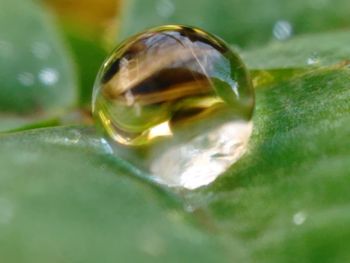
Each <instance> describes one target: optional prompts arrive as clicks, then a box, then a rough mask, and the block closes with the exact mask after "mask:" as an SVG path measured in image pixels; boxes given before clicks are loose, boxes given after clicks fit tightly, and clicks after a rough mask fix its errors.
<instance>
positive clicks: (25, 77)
mask: <svg viewBox="0 0 350 263" xmlns="http://www.w3.org/2000/svg"><path fill="white" fill-rule="evenodd" d="M17 79H18V81H19V83H20V84H22V85H23V86H26V87H29V86H33V84H34V82H35V79H34V75H33V74H32V73H29V72H21V73H19V74H18V76H17Z"/></svg>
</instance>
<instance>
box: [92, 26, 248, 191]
mask: <svg viewBox="0 0 350 263" xmlns="http://www.w3.org/2000/svg"><path fill="white" fill-rule="evenodd" d="M253 109H254V90H253V87H252V84H251V80H250V77H249V74H248V72H247V70H246V68H245V66H244V64H243V63H242V61H241V60H240V58H239V57H238V56H237V55H236V54H235V53H233V52H232V51H231V50H230V48H229V46H228V45H227V44H226V43H224V42H223V41H222V40H220V39H218V38H217V37H215V36H213V35H211V34H209V33H206V32H204V31H203V30H200V29H197V28H192V27H185V26H177V25H171V26H162V27H158V28H155V29H151V30H148V31H145V32H143V33H141V34H138V35H136V36H134V37H131V38H130V39H128V40H126V41H124V42H123V43H122V44H120V45H119V46H118V47H117V49H116V50H115V51H114V52H113V53H112V54H111V56H110V57H109V58H108V59H107V61H106V62H105V63H104V65H103V67H102V69H101V70H100V72H99V74H98V77H97V80H96V84H95V87H94V94H93V115H94V117H95V119H96V120H97V122H98V123H99V124H100V125H101V126H102V127H103V128H104V130H105V131H106V132H107V133H108V134H109V135H110V137H111V138H112V139H113V140H114V141H115V142H117V143H118V144H119V145H124V146H125V147H122V148H123V149H122V150H121V151H120V152H121V153H123V154H124V153H125V152H127V153H126V154H124V155H125V156H126V157H125V158H127V159H128V160H130V161H131V162H134V163H136V164H137V165H139V166H140V167H141V168H142V169H146V170H147V171H148V172H150V173H151V174H153V175H154V177H155V178H156V180H157V181H159V182H161V183H164V184H166V185H169V186H174V187H185V188H189V189H194V188H197V187H200V186H202V185H206V184H209V183H210V182H212V181H213V180H215V178H216V177H217V176H218V175H220V174H221V173H223V172H224V171H225V170H226V169H227V168H228V167H229V166H231V165H232V164H233V163H234V162H235V161H237V160H238V159H239V158H240V157H241V155H242V154H243V153H244V152H245V150H246V145H247V142H248V139H249V137H250V133H251V130H252V123H251V117H252V113H253Z"/></svg>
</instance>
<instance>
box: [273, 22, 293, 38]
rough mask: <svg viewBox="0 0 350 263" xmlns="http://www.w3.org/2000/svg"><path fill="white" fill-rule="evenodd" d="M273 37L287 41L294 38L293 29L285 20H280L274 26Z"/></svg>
mask: <svg viewBox="0 0 350 263" xmlns="http://www.w3.org/2000/svg"><path fill="white" fill-rule="evenodd" d="M272 33H273V36H274V37H275V38H276V39H278V40H286V39H288V38H290V37H291V36H292V33H293V27H292V25H291V24H290V23H289V22H288V21H285V20H279V21H277V22H276V23H275V25H274V26H273V31H272Z"/></svg>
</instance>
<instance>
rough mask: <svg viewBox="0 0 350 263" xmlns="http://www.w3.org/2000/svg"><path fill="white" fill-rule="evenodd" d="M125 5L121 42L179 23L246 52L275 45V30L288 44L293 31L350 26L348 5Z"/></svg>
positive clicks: (282, 1)
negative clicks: (144, 30)
mask: <svg viewBox="0 0 350 263" xmlns="http://www.w3.org/2000/svg"><path fill="white" fill-rule="evenodd" d="M124 5H125V8H126V10H125V11H124V14H123V18H122V26H121V35H120V36H121V37H120V38H121V39H123V38H124V37H125V36H127V35H130V34H134V33H137V32H139V31H141V30H143V29H145V28H147V27H153V26H157V25H162V24H169V23H180V24H188V25H192V26H199V27H202V28H203V29H205V30H207V31H209V32H212V33H215V34H217V35H218V36H220V37H222V38H223V39H225V40H226V41H228V42H231V43H233V44H235V45H238V46H241V47H246V46H256V45H257V44H261V43H265V42H268V41H269V40H271V39H273V38H274V37H273V31H274V29H275V34H276V35H277V37H278V38H287V37H288V36H289V34H288V33H289V32H288V31H290V33H291V34H301V33H308V32H322V31H329V30H331V29H340V28H344V27H347V26H349V25H350V16H349V14H348V10H349V9H350V2H349V1H347V0H334V1H323V0H294V1H290V0H267V1H264V2H263V3H262V2H261V1H259V0H246V1H238V0H225V1H212V0H202V1H187V0H149V1H143V0H128V1H125V3H124ZM278 22H282V23H278ZM284 22H286V23H284ZM285 25H287V26H285ZM287 27H290V29H288V28H287Z"/></svg>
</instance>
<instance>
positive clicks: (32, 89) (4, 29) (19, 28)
mask: <svg viewBox="0 0 350 263" xmlns="http://www.w3.org/2000/svg"><path fill="white" fill-rule="evenodd" d="M0 32H1V35H0V78H1V87H0V112H1V113H0V121H1V119H2V118H5V119H7V120H8V119H12V120H13V121H12V123H11V125H9V126H8V127H7V126H5V125H4V124H2V125H1V127H0V129H1V130H6V129H13V128H14V127H13V126H17V127H20V126H21V125H22V122H23V119H26V120H27V121H29V122H35V121H38V120H43V119H47V118H52V117H55V116H56V115H59V114H61V113H62V112H64V111H65V110H66V109H67V108H69V107H72V106H74V105H75V103H76V101H77V90H76V89H77V85H76V80H75V70H74V67H73V66H72V62H71V60H70V56H69V54H68V53H67V51H66V48H65V45H64V43H63V42H62V39H61V36H60V34H59V33H58V31H57V29H56V28H55V26H54V23H53V21H52V18H51V16H50V15H49V14H46V13H44V12H43V10H42V9H41V8H40V7H39V6H38V5H37V4H35V3H33V2H32V1H21V0H11V1H10V0H1V8H0ZM3 116H4V117H3ZM16 122H17V125H15V124H16ZM1 130H0V131H1Z"/></svg>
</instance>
